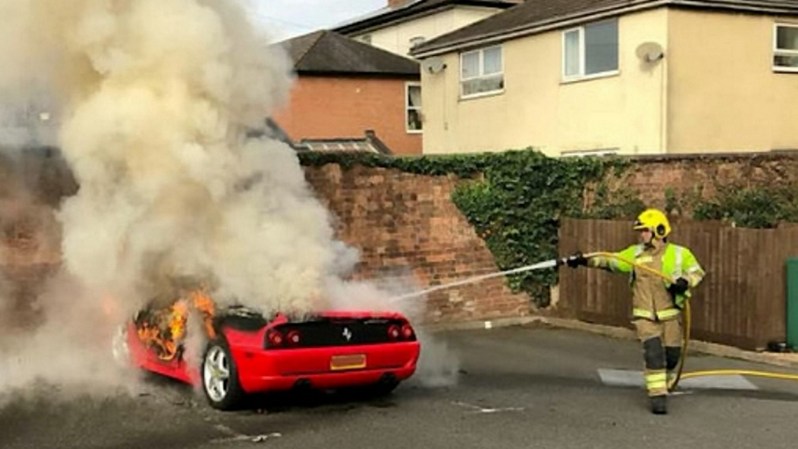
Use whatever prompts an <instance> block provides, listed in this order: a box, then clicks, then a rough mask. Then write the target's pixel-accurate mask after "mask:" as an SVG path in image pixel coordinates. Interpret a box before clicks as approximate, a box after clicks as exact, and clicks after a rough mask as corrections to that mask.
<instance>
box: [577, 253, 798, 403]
mask: <svg viewBox="0 0 798 449" xmlns="http://www.w3.org/2000/svg"><path fill="white" fill-rule="evenodd" d="M584 257H585V258H587V259H589V258H592V257H610V258H613V259H615V260H618V261H620V262H624V263H627V264H629V265H632V266H634V267H635V268H638V269H640V270H642V271H646V272H648V273H651V274H653V275H655V276H659V277H661V278H662V279H664V280H665V281H667V282H673V281H674V279H672V278H671V277H670V276H668V275H667V274H665V273H663V272H661V271H659V270H657V269H654V268H651V267H649V266H646V265H643V264H640V263H637V262H635V261H634V260H630V259H627V258H625V257H623V256H620V255H618V254H616V253H609V252H595V253H588V254H584ZM682 312H683V314H684V323H683V329H682V332H683V335H684V338H683V339H682V354H681V357H680V358H679V365H678V366H677V368H676V375H675V376H674V377H673V378H672V379H670V380H669V381H668V390H669V391H673V390H675V389H676V386H677V385H678V384H679V380H681V379H689V378H693V377H702V376H730V375H742V376H756V377H766V378H771V379H783V380H796V381H798V374H785V373H777V372H772V371H756V370H732V369H725V370H705V371H692V372H688V373H683V372H682V371H683V369H684V362H685V359H686V358H687V346H688V345H689V343H690V326H691V322H690V320H691V317H690V301H689V300H687V301H685V303H684V309H683V310H682Z"/></svg>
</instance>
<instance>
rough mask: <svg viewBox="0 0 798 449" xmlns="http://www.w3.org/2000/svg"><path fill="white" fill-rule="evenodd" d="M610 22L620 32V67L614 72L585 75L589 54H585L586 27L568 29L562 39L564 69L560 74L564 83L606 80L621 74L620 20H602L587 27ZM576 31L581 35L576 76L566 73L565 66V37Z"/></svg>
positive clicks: (561, 69)
mask: <svg viewBox="0 0 798 449" xmlns="http://www.w3.org/2000/svg"><path fill="white" fill-rule="evenodd" d="M609 21H615V23H616V25H615V27H616V30H617V32H618V47H619V48H618V49H617V59H618V60H617V65H618V66H617V67H616V68H615V69H613V70H607V71H604V72H597V73H591V74H589V75H586V74H585V60H586V58H587V54H586V52H585V25H583V26H578V27H573V28H568V29H567V30H563V32H562V39H561V40H562V42H561V45H562V50H561V55H562V57H561V60H562V67H561V68H560V73H561V75H562V80H563V82H571V81H582V80H589V79H594V78H604V77H608V76H614V75H617V74H619V73H620V65H621V60H620V56H621V52H620V46H621V45H620V40H621V39H620V26H619V25H620V23H619V21H618V19H617V18H616V19H609V20H600V21H597V22H592V23H589V24H587V25H592V24H594V23H601V22H609ZM574 31H576V32H577V33H578V35H579V71H578V73H577V74H576V75H568V74H566V73H565V66H566V62H567V58H566V53H565V52H566V49H565V41H566V39H565V36H566V35H567V34H568V33H572V32H574Z"/></svg>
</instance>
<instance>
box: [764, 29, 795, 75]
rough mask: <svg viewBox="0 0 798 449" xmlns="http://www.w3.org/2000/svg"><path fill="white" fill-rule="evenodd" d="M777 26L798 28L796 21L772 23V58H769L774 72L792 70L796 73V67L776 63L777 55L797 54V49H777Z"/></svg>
mask: <svg viewBox="0 0 798 449" xmlns="http://www.w3.org/2000/svg"><path fill="white" fill-rule="evenodd" d="M779 28H798V23H774V24H773V58H772V59H771V61H770V62H771V64H772V66H773V71H774V72H793V73H798V67H785V66H780V65H776V61H775V59H776V56H778V55H785V56H798V49H796V50H785V49H781V50H780V49H779V48H778V45H779Z"/></svg>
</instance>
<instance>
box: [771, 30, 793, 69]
mask: <svg viewBox="0 0 798 449" xmlns="http://www.w3.org/2000/svg"><path fill="white" fill-rule="evenodd" d="M773 68H774V69H776V70H781V71H788V72H798V25H776V31H775V36H774V38H773Z"/></svg>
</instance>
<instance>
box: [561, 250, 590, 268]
mask: <svg viewBox="0 0 798 449" xmlns="http://www.w3.org/2000/svg"><path fill="white" fill-rule="evenodd" d="M565 264H566V265H568V266H569V267H571V268H576V267H578V266H580V265H585V266H587V258H585V256H583V255H582V253H581V252H579V251H577V252H575V253H573V254H572V255H570V256H568V257H567V258H566V259H565Z"/></svg>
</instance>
